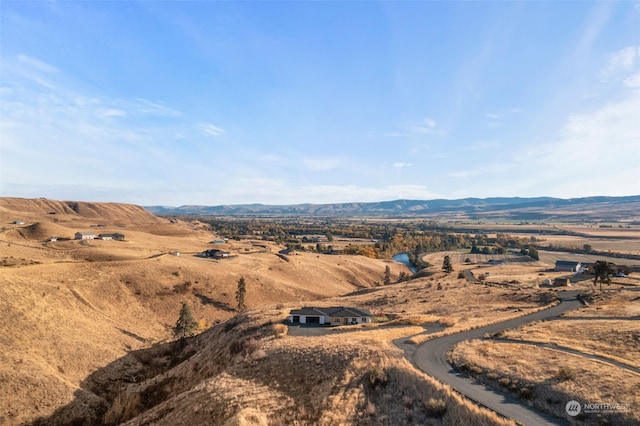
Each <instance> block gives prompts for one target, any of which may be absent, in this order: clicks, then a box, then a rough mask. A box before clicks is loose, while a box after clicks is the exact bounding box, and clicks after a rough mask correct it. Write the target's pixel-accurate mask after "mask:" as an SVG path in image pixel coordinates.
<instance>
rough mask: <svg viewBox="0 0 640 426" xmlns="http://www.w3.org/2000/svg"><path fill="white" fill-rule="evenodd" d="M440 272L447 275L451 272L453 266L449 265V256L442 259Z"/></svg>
mask: <svg viewBox="0 0 640 426" xmlns="http://www.w3.org/2000/svg"><path fill="white" fill-rule="evenodd" d="M442 270H443V271H445V272H446V273H447V274H450V273H451V272H453V265H452V264H451V258H450V257H449V256H445V257H444V261H443V262H442Z"/></svg>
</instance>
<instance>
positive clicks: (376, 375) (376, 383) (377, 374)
mask: <svg viewBox="0 0 640 426" xmlns="http://www.w3.org/2000/svg"><path fill="white" fill-rule="evenodd" d="M367 378H368V379H369V383H370V384H371V387H373V388H377V387H384V386H386V385H387V381H388V380H389V378H388V377H387V373H386V372H385V371H384V369H383V368H382V367H380V366H376V367H374V368H373V370H371V371H369V374H367Z"/></svg>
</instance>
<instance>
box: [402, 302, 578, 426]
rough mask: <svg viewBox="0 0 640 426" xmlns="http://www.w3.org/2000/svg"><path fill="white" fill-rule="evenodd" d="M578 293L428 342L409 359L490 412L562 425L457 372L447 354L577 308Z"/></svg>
mask: <svg viewBox="0 0 640 426" xmlns="http://www.w3.org/2000/svg"><path fill="white" fill-rule="evenodd" d="M578 294H579V291H566V292H561V293H559V297H560V298H561V300H562V303H560V304H558V305H556V306H554V307H551V308H549V309H545V310H542V311H539V312H536V313H533V314H529V315H526V316H523V317H520V318H515V319H512V320H509V321H504V322H501V323H498V324H493V325H489V326H486V327H481V328H478V329H475V330H470V331H466V332H462V333H457V334H453V335H451V336H445V337H440V338H437V339H433V340H428V341H426V342H425V343H423V344H421V345H420V346H418V348H417V349H416V350H415V352H414V353H413V355H410V356H409V357H410V358H411V360H412V361H413V362H414V364H415V365H416V366H417V367H418V368H420V369H421V370H422V371H424V372H425V373H427V374H429V375H430V376H433V377H435V378H436V379H438V380H440V381H441V382H443V383H446V384H448V385H450V386H451V387H452V388H454V389H455V390H456V391H458V392H460V393H461V394H463V395H465V396H466V397H468V398H469V399H471V400H473V401H475V402H477V403H479V404H480V405H483V406H485V407H487V408H490V409H491V410H493V411H495V412H497V413H499V414H501V415H503V416H505V417H507V418H511V419H514V420H516V421H518V422H520V423H521V424H525V425H536V426H537V425H558V424H560V425H564V424H568V422H567V421H565V420H563V419H559V418H555V417H551V416H549V415H547V414H544V413H541V412H539V411H537V410H535V409H534V408H532V407H529V406H528V405H525V404H522V403H521V402H519V401H518V400H516V399H515V398H511V397H510V396H508V395H505V394H503V393H501V392H499V391H497V390H495V389H493V388H490V387H487V386H485V385H482V384H479V383H476V382H475V381H474V380H473V379H470V378H469V377H466V376H465V375H463V374H460V373H458V372H457V371H455V370H454V369H453V367H452V366H451V364H449V362H448V360H447V352H448V351H449V350H450V349H451V348H452V347H453V346H454V345H455V344H457V343H460V342H462V341H465V340H470V339H478V338H482V337H483V336H484V335H485V334H486V333H490V334H492V333H496V332H498V331H503V330H506V329H510V328H516V327H520V326H523V325H525V324H528V323H530V322H533V321H540V320H544V319H548V318H553V317H557V316H559V315H560V314H562V313H564V312H566V311H569V310H572V309H577V308H579V307H581V306H582V304H581V303H580V302H579V301H578V300H577V295H578Z"/></svg>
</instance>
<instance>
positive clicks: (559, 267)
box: [554, 260, 582, 272]
mask: <svg viewBox="0 0 640 426" xmlns="http://www.w3.org/2000/svg"><path fill="white" fill-rule="evenodd" d="M581 267H582V264H581V263H580V262H577V261H573V260H557V261H556V267H555V268H554V269H555V270H556V271H558V272H578V271H579V270H580V268H581Z"/></svg>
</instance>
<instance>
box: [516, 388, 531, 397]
mask: <svg viewBox="0 0 640 426" xmlns="http://www.w3.org/2000/svg"><path fill="white" fill-rule="evenodd" d="M518 395H520V398H522V399H532V398H533V391H531V389H529V388H520V391H519V392H518Z"/></svg>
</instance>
